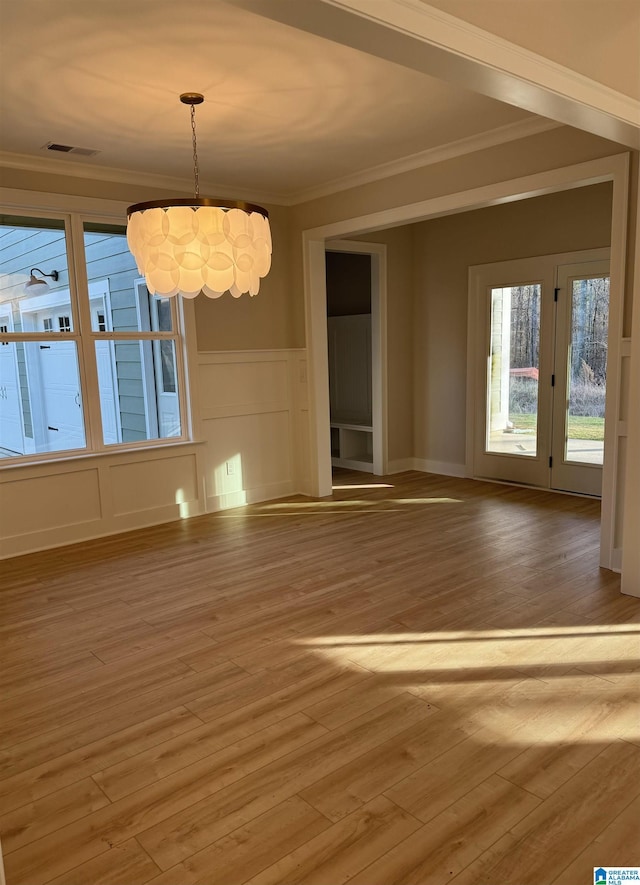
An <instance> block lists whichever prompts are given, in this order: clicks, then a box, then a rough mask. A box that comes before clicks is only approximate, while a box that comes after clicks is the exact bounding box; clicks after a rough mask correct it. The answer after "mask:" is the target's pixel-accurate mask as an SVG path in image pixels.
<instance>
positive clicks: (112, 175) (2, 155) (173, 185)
mask: <svg viewBox="0 0 640 885" xmlns="http://www.w3.org/2000/svg"><path fill="white" fill-rule="evenodd" d="M0 167H3V168H5V169H20V170H23V171H25V172H40V173H44V174H49V175H68V176H71V177H72V178H86V179H89V180H93V181H107V182H113V183H114V184H134V185H142V186H143V187H152V188H159V189H162V190H167V191H178V193H180V194H184V193H188V194H192V193H193V179H188V178H177V177H173V176H170V175H154V174H152V173H149V172H134V171H132V170H131V169H119V168H116V167H110V166H98V165H94V164H92V163H86V162H85V163H83V162H78V161H76V160H75V159H73V158H71V157H70V158H69V159H68V160H63V159H59V158H58V157H40V156H35V155H34V154H16V153H11V152H9V151H0ZM200 187H201V190H203V191H205V190H208V191H209V192H210V193H215V195H216V197H223V198H228V199H236V200H246V201H248V202H252V203H255V202H260V203H271V204H272V205H281V206H282V205H287V203H288V197H287V195H285V194H280V193H272V192H269V191H263V192H260V193H257V192H256V191H253V190H252V191H251V192H249V191H244V192H243V191H242V189H241V188H231V187H225V186H221V185H217V184H214V183H212V182H206V181H202V180H201V182H200Z"/></svg>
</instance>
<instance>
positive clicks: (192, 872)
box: [149, 796, 331, 885]
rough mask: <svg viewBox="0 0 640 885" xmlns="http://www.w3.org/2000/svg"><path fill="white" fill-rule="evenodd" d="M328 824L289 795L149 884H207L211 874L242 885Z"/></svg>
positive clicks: (231, 884)
mask: <svg viewBox="0 0 640 885" xmlns="http://www.w3.org/2000/svg"><path fill="white" fill-rule="evenodd" d="M330 826H331V824H330V822H329V821H328V820H327V819H326V818H325V817H323V816H322V815H321V814H319V813H318V812H317V811H314V809H313V808H311V807H310V806H309V805H307V803H306V802H303V801H302V800H301V799H299V798H298V797H297V796H292V797H291V798H290V799H287V800H285V801H284V802H283V803H282V804H281V805H276V807H275V808H272V809H271V810H270V811H268V812H266V814H261V815H260V817H256V818H255V819H254V820H252V821H250V822H249V823H248V824H247V825H246V826H244V827H239V828H238V829H237V830H234V831H233V832H232V833H230V834H229V835H228V836H225V837H224V838H222V839H219V840H218V841H217V842H214V843H213V845H210V846H209V847H208V848H205V849H203V850H202V851H198V852H197V853H196V854H192V855H191V857H188V858H187V859H186V860H184V861H183V862H182V863H180V864H177V865H176V866H174V867H171V869H169V870H167V871H166V872H165V873H162V874H161V875H160V876H158V877H157V878H154V879H152V880H151V882H150V883H149V885H176V883H179V885H210V883H211V877H212V875H215V877H216V880H217V881H219V882H221V883H224V885H242V883H244V882H246V881H247V879H250V878H251V877H252V876H255V875H257V874H258V873H260V872H262V871H263V870H264V869H265V868H266V867H269V866H271V865H272V864H273V863H274V860H279V859H280V858H282V857H285V856H286V855H288V854H290V853H291V852H293V851H295V850H296V849H297V848H299V847H300V846H301V845H304V844H305V843H306V842H309V841H310V840H311V839H313V838H314V837H315V836H317V835H318V834H319V833H321V832H323V831H324V830H326V829H328V828H329V827H330Z"/></svg>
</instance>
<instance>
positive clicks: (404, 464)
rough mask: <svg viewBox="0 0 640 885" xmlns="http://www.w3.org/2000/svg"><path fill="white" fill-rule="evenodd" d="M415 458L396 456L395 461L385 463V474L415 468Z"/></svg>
mask: <svg viewBox="0 0 640 885" xmlns="http://www.w3.org/2000/svg"><path fill="white" fill-rule="evenodd" d="M414 465H415V458H397V459H396V460H395V461H389V463H388V465H387V474H388V475H391V474H392V473H404V472H405V471H407V470H416V469H417V468H416V467H415V466H414Z"/></svg>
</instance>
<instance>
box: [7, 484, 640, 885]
mask: <svg viewBox="0 0 640 885" xmlns="http://www.w3.org/2000/svg"><path fill="white" fill-rule="evenodd" d="M362 484H364V487H361V485H362ZM335 485H336V489H335V491H334V494H333V498H332V499H331V500H327V499H325V500H322V501H316V502H314V501H310V500H308V499H303V498H292V499H289V500H287V501H277V502H272V503H267V504H258V505H253V506H250V507H247V508H243V509H239V510H234V511H226V512H222V513H217V514H213V515H209V516H205V517H199V518H195V519H191V520H186V521H184V522H178V523H172V524H169V525H163V526H158V527H155V528H151V529H148V530H145V531H138V532H134V533H131V534H128V535H120V536H117V537H112V538H107V539H103V540H99V541H94V542H91V543H86V544H82V545H78V546H75V547H67V548H62V549H58V550H53V551H48V552H43V553H39V554H33V555H30V556H26V557H21V558H19V559H14V560H9V561H6V562H4V563H2V564H1V566H0V568H1V569H2V592H1V593H0V617H1V620H0V624H1V627H0V638H1V640H2V646H3V667H2V671H1V673H0V687H1V689H2V704H1V708H0V836H1V839H2V847H3V852H4V861H5V868H6V877H7V883H8V885H45V883H53V885H145V883H153V885H197V883H200V885H212V883H214V882H215V883H219V885H242V883H248V885H302V883H304V885H341V883H343V882H347V881H349V882H350V883H353V885H443V883H455V885H489V883H493V885H529V883H531V885H533V883H535V885H586V883H590V882H592V879H593V874H592V868H593V867H594V866H600V865H602V866H621V865H634V864H638V863H640V839H639V833H638V820H639V819H640V718H639V716H638V709H637V706H636V702H637V698H638V692H637V680H638V676H639V673H640V662H639V661H638V650H639V647H638V634H639V633H640V601H639V600H637V599H633V598H631V597H625V596H621V595H620V592H619V579H618V577H617V576H616V575H614V574H612V573H610V572H606V571H601V570H599V569H598V540H599V505H598V504H597V503H596V502H594V501H590V500H585V499H580V498H575V497H570V496H562V495H552V494H549V493H545V492H539V491H533V490H526V489H517V488H512V487H508V486H500V485H492V484H488V483H480V482H472V481H467V480H456V479H449V478H445V477H437V476H430V475H424V474H418V473H405V474H401V475H398V476H392V477H389V478H386V479H382V478H379V477H373V478H372V477H369V476H367V475H365V474H359V473H349V472H346V471H337V472H336V477H335Z"/></svg>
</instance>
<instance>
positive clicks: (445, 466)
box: [387, 458, 467, 478]
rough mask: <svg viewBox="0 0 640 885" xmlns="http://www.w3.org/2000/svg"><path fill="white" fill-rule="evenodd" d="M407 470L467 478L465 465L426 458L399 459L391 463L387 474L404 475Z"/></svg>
mask: <svg viewBox="0 0 640 885" xmlns="http://www.w3.org/2000/svg"><path fill="white" fill-rule="evenodd" d="M406 470H418V471H419V472H420V473H438V474H440V475H441V476H457V477H461V478H464V477H466V475H467V473H466V467H465V465H464V464H454V463H452V462H450V461H430V460H428V459H425V458H398V459H397V460H396V461H389V465H388V469H387V473H388V474H389V475H391V474H392V473H404V472H405V471H406Z"/></svg>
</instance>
